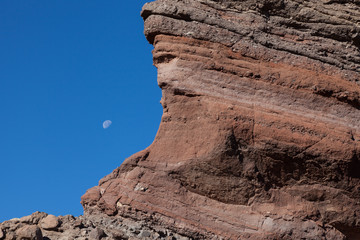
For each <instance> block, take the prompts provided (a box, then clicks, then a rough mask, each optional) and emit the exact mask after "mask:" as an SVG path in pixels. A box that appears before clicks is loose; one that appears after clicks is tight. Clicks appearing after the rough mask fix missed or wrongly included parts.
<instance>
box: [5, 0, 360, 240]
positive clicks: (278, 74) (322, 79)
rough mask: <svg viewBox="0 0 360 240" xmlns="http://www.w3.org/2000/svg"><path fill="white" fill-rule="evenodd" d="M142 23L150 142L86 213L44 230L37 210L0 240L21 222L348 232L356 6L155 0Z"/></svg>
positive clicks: (359, 227)
mask: <svg viewBox="0 0 360 240" xmlns="http://www.w3.org/2000/svg"><path fill="white" fill-rule="evenodd" d="M142 17H143V18H144V21H145V28H144V30H145V35H146V37H147V39H148V41H149V42H150V43H151V44H153V45H154V51H153V56H154V64H155V66H156V67H157V68H158V84H159V86H160V87H161V89H162V93H163V97H162V100H161V104H162V106H163V108H164V113H163V116H162V121H161V125H160V128H159V130H158V133H157V135H156V138H155V140H154V142H153V144H152V145H151V146H149V147H148V148H147V149H145V150H143V151H141V152H139V153H137V154H135V155H133V156H132V157H130V158H129V159H127V160H126V161H125V162H124V163H123V164H122V165H121V166H120V167H119V168H117V169H116V170H114V171H113V172H112V173H111V174H110V175H108V176H106V177H105V178H103V179H102V180H101V181H100V182H99V186H96V187H93V188H91V189H89V190H88V191H87V192H86V194H85V195H84V196H83V197H82V204H83V206H84V216H81V217H79V218H73V217H71V216H65V217H59V219H58V226H56V227H51V228H49V229H51V231H50V230H49V229H44V228H41V226H42V225H41V224H39V223H40V222H41V221H43V222H44V221H45V220H44V218H45V217H46V216H45V215H41V214H40V213H37V214H40V215H41V217H38V216H37V217H27V220H26V222H24V220H23V222H22V221H21V220H13V221H17V222H15V223H14V222H11V223H9V222H5V223H3V224H2V225H0V228H1V229H0V239H1V238H3V239H4V238H5V239H15V237H14V232H16V230H17V229H20V228H21V227H23V225H24V224H27V225H34V226H35V227H33V228H34V229H35V228H40V230H41V232H42V236H44V237H43V238H45V237H47V238H49V239H61V237H64V236H66V237H67V236H71V237H70V238H69V239H73V238H74V239H76V238H78V239H93V238H95V239H360V49H359V48H360V1H358V0H348V1H343V0H341V1H340V0H305V1H299V0H279V1H278V0H277V1H275V0H256V1H255V0H242V1H234V0H233V1H231V0H223V1H219V0H218V1H210V0H157V1H154V2H151V3H148V4H146V5H145V6H144V8H143V11H142ZM35 215H36V214H35ZM25 218H26V217H25ZM52 218H53V217H52ZM53 220H54V219H53ZM52 223H53V222H52ZM55 225H56V224H55V223H54V224H52V226H55ZM1 231H2V232H3V235H4V236H5V237H4V236H3V237H1ZM66 234H67V235H66ZM71 234H72V235H71ZM12 237H13V238H12ZM65 239H66V238H65Z"/></svg>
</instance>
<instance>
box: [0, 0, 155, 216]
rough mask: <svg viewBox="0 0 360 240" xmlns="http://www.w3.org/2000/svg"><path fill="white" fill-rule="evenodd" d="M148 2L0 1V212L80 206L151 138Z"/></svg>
mask: <svg viewBox="0 0 360 240" xmlns="http://www.w3.org/2000/svg"><path fill="white" fill-rule="evenodd" d="M145 2H146V1H141V0H136V1H134V0H128V1H125V0H106V1H99V0H97V1H95V0H62V1H55V0H36V1H29V0H16V1H13V0H2V1H0V113H1V117H0V161H1V167H0V184H1V188H0V191H1V195H0V196H1V197H0V222H2V221H4V220H7V219H10V218H14V217H22V216H25V215H29V214H31V213H32V212H34V211H44V212H47V213H50V214H55V215H65V214H73V215H76V216H77V215H80V214H82V206H81V205H80V197H81V196H82V195H83V194H84V193H85V191H86V190H87V189H89V188H91V187H92V186H95V185H97V183H98V181H99V180H100V179H101V178H102V177H103V176H105V175H107V174H109V173H110V172H111V171H112V170H113V169H115V168H116V167H118V166H119V165H120V164H121V163H122V161H123V160H124V159H125V158H127V157H129V156H130V155H132V154H133V153H136V152H138V151H140V150H142V149H144V148H146V147H147V146H148V145H150V144H151V142H152V141H153V139H154V137H155V134H156V131H157V129H158V126H159V123H160V118H161V113H162V108H161V105H160V104H159V101H160V98H161V91H160V89H159V87H158V86H157V84H156V68H155V67H154V66H153V65H152V55H151V50H152V46H151V45H150V44H149V43H148V42H147V41H146V39H145V37H144V35H143V21H142V19H141V17H140V11H141V7H142V5H143V4H144V3H145ZM108 119H109V120H111V121H112V125H111V126H110V127H109V128H107V129H103V127H102V123H103V121H105V120H108Z"/></svg>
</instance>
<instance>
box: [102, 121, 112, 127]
mask: <svg viewBox="0 0 360 240" xmlns="http://www.w3.org/2000/svg"><path fill="white" fill-rule="evenodd" d="M111 124H112V121H110V120H106V121H104V122H103V128H104V129H107V128H108V127H110V125H111Z"/></svg>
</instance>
